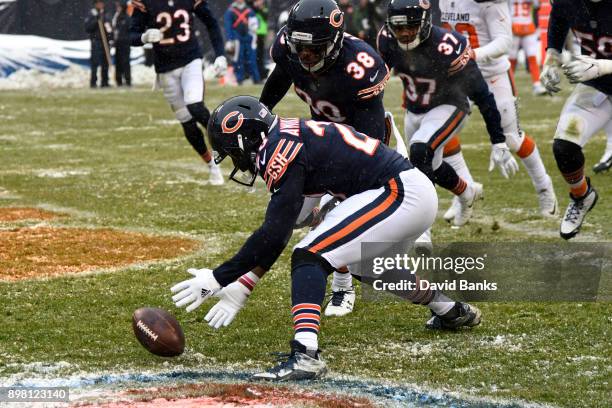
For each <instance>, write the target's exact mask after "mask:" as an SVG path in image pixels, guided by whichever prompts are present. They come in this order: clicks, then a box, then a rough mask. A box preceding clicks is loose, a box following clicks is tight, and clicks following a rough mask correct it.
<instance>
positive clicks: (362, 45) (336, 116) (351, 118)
mask: <svg viewBox="0 0 612 408" xmlns="http://www.w3.org/2000/svg"><path fill="white" fill-rule="evenodd" d="M286 29H287V28H286V27H283V28H282V29H281V31H280V32H279V33H278V35H277V36H276V40H275V41H274V44H273V45H272V48H271V50H270V55H271V56H272V59H273V60H274V62H275V63H276V64H277V65H278V66H279V68H281V69H282V71H284V72H285V73H286V75H288V76H289V77H290V78H291V81H292V82H293V85H294V89H295V92H296V93H297V95H298V96H299V97H300V98H301V99H302V100H304V101H305V102H306V103H307V104H308V105H309V106H310V113H311V115H312V118H313V119H315V120H323V121H332V122H336V123H346V124H349V125H351V126H354V127H355V128H357V129H358V130H359V131H361V132H364V133H367V134H368V136H371V137H375V138H377V139H380V140H382V139H383V138H384V107H383V91H384V89H385V85H386V84H387V81H388V79H389V70H388V69H387V67H386V65H385V63H384V62H383V60H382V58H380V56H379V55H378V53H377V52H376V51H375V50H374V49H373V48H372V47H370V46H369V45H368V44H367V43H366V42H365V41H362V40H360V39H358V38H355V37H353V36H351V35H348V34H345V35H344V40H343V45H342V48H341V50H340V52H339V55H338V58H337V59H336V61H335V62H334V63H333V64H332V65H331V66H330V67H329V68H328V69H327V70H325V71H323V72H320V73H319V72H317V73H309V72H308V71H306V70H305V69H304V68H302V66H301V65H300V63H299V61H298V60H297V57H296V56H294V55H292V54H291V52H290V51H289V50H288V47H287V45H286V44H285V34H284V33H285V31H286ZM264 99H265V98H264ZM262 102H264V103H265V102H266V101H264V100H263V99H262ZM367 122H377V123H378V122H380V126H379V127H377V128H375V129H376V131H375V132H376V133H382V134H372V133H373V132H372V131H371V130H370V129H373V128H372V127H370V126H368V124H367ZM380 130H381V131H380Z"/></svg>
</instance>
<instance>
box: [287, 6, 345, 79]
mask: <svg viewBox="0 0 612 408" xmlns="http://www.w3.org/2000/svg"><path fill="white" fill-rule="evenodd" d="M343 38H344V13H342V11H340V9H339V8H338V5H337V4H336V3H335V2H334V1H333V0H300V1H299V2H298V3H297V4H296V5H295V6H293V8H292V9H291V11H290V13H289V18H288V20H287V30H286V32H285V34H284V38H283V39H284V42H285V44H286V46H287V47H288V49H289V58H290V59H292V60H293V61H295V62H299V64H300V65H301V66H302V68H304V70H306V71H308V72H311V73H314V72H318V71H321V70H324V69H327V68H329V67H330V66H331V65H332V64H333V63H334V62H335V60H336V59H337V58H338V55H339V54H340V49H341V48H342V42H343Z"/></svg>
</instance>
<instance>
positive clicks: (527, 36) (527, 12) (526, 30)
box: [510, 0, 548, 95]
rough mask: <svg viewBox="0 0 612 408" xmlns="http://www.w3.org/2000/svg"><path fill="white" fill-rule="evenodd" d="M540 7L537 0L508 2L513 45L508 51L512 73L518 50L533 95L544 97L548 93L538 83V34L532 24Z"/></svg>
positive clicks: (511, 0) (514, 68)
mask: <svg viewBox="0 0 612 408" xmlns="http://www.w3.org/2000/svg"><path fill="white" fill-rule="evenodd" d="M539 7H540V2H539V1H538V0H510V13H511V14H512V35H513V43H512V49H511V50H510V64H512V73H514V71H515V70H516V59H517V56H518V52H519V50H520V49H522V50H523V52H524V53H525V58H527V66H528V67H529V73H530V74H531V82H532V83H533V93H534V95H545V94H547V93H548V92H547V91H546V88H544V87H543V86H542V83H541V82H540V66H539V65H538V52H539V51H540V47H539V46H538V33H537V29H536V26H535V23H534V13H535V11H536V10H537V9H538V8H539Z"/></svg>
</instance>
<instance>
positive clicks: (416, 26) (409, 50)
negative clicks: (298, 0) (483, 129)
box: [377, 0, 517, 225]
mask: <svg viewBox="0 0 612 408" xmlns="http://www.w3.org/2000/svg"><path fill="white" fill-rule="evenodd" d="M377 41H378V50H379V52H380V54H381V55H382V56H383V59H384V60H385V62H386V63H387V65H388V66H389V67H390V68H393V69H394V71H395V73H396V74H397V75H398V76H399V77H400V78H401V80H402V82H403V84H404V95H403V96H404V108H405V109H406V117H405V122H404V127H405V137H406V138H407V139H408V140H409V142H410V161H411V162H412V163H413V164H414V165H415V166H417V167H418V168H419V169H421V170H422V171H423V172H424V173H425V174H427V175H428V176H430V178H431V179H432V180H433V181H435V182H436V183H437V184H439V185H440V186H442V187H444V188H445V189H447V190H449V191H451V192H452V193H453V194H455V195H457V196H458V197H459V202H460V204H461V209H460V211H458V213H457V214H456V215H455V218H454V223H455V225H463V224H465V223H466V222H467V220H468V219H469V218H470V216H471V208H472V204H473V202H474V200H475V199H477V198H478V197H479V196H480V195H481V193H482V186H481V185H479V184H477V183H470V182H469V181H468V180H464V179H463V178H461V177H459V176H458V175H457V173H456V172H455V170H454V169H453V168H452V167H451V166H450V165H449V164H448V163H446V162H444V161H443V160H442V153H443V149H444V145H445V144H446V143H448V141H449V140H450V139H451V138H452V137H453V135H455V134H456V133H457V132H458V131H459V130H460V129H461V127H462V126H463V124H464V123H465V120H466V118H467V116H468V114H469V112H470V108H469V102H468V97H469V98H470V99H471V100H473V101H474V102H475V103H476V105H478V107H479V109H480V112H481V113H482V115H483V117H484V119H485V122H486V125H487V131H488V132H489V135H490V138H491V143H492V144H493V152H492V154H491V163H492V164H493V165H496V166H499V167H500V169H501V171H502V173H503V174H504V175H507V174H512V173H513V172H514V171H516V168H517V164H516V161H515V160H514V158H513V157H512V155H511V154H510V152H509V150H508V146H506V137H505V136H504V133H503V131H502V127H501V118H500V113H499V111H498V109H497V105H496V103H495V99H494V98H493V95H492V94H491V92H490V91H489V89H488V87H487V83H486V82H485V80H484V78H483V76H482V74H481V72H480V70H479V69H478V66H477V65H476V63H475V62H474V61H473V60H472V59H471V58H470V55H471V53H470V45H469V43H468V42H467V40H466V38H465V37H463V36H462V35H461V34H459V33H458V32H456V31H449V30H446V29H443V28H439V27H432V25H431V4H430V3H429V1H427V0H392V1H391V3H390V4H389V8H388V13H387V18H386V25H385V26H384V27H383V28H382V29H381V31H380V32H379V34H378V40H377Z"/></svg>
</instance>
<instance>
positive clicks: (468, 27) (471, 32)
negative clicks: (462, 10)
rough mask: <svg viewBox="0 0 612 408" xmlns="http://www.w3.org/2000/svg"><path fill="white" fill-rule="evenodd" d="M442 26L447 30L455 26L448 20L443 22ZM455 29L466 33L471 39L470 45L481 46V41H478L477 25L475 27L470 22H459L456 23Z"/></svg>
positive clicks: (473, 46)
mask: <svg viewBox="0 0 612 408" xmlns="http://www.w3.org/2000/svg"><path fill="white" fill-rule="evenodd" d="M442 27H444V28H446V29H447V30H452V29H453V26H452V25H450V23H448V22H444V23H442ZM454 29H455V31H457V32H459V33H461V34H463V35H465V36H466V37H467V38H468V39H469V40H470V47H472V48H478V47H480V41H478V33H477V32H476V27H474V26H473V25H472V24H470V23H457V24H455V28H454Z"/></svg>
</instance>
